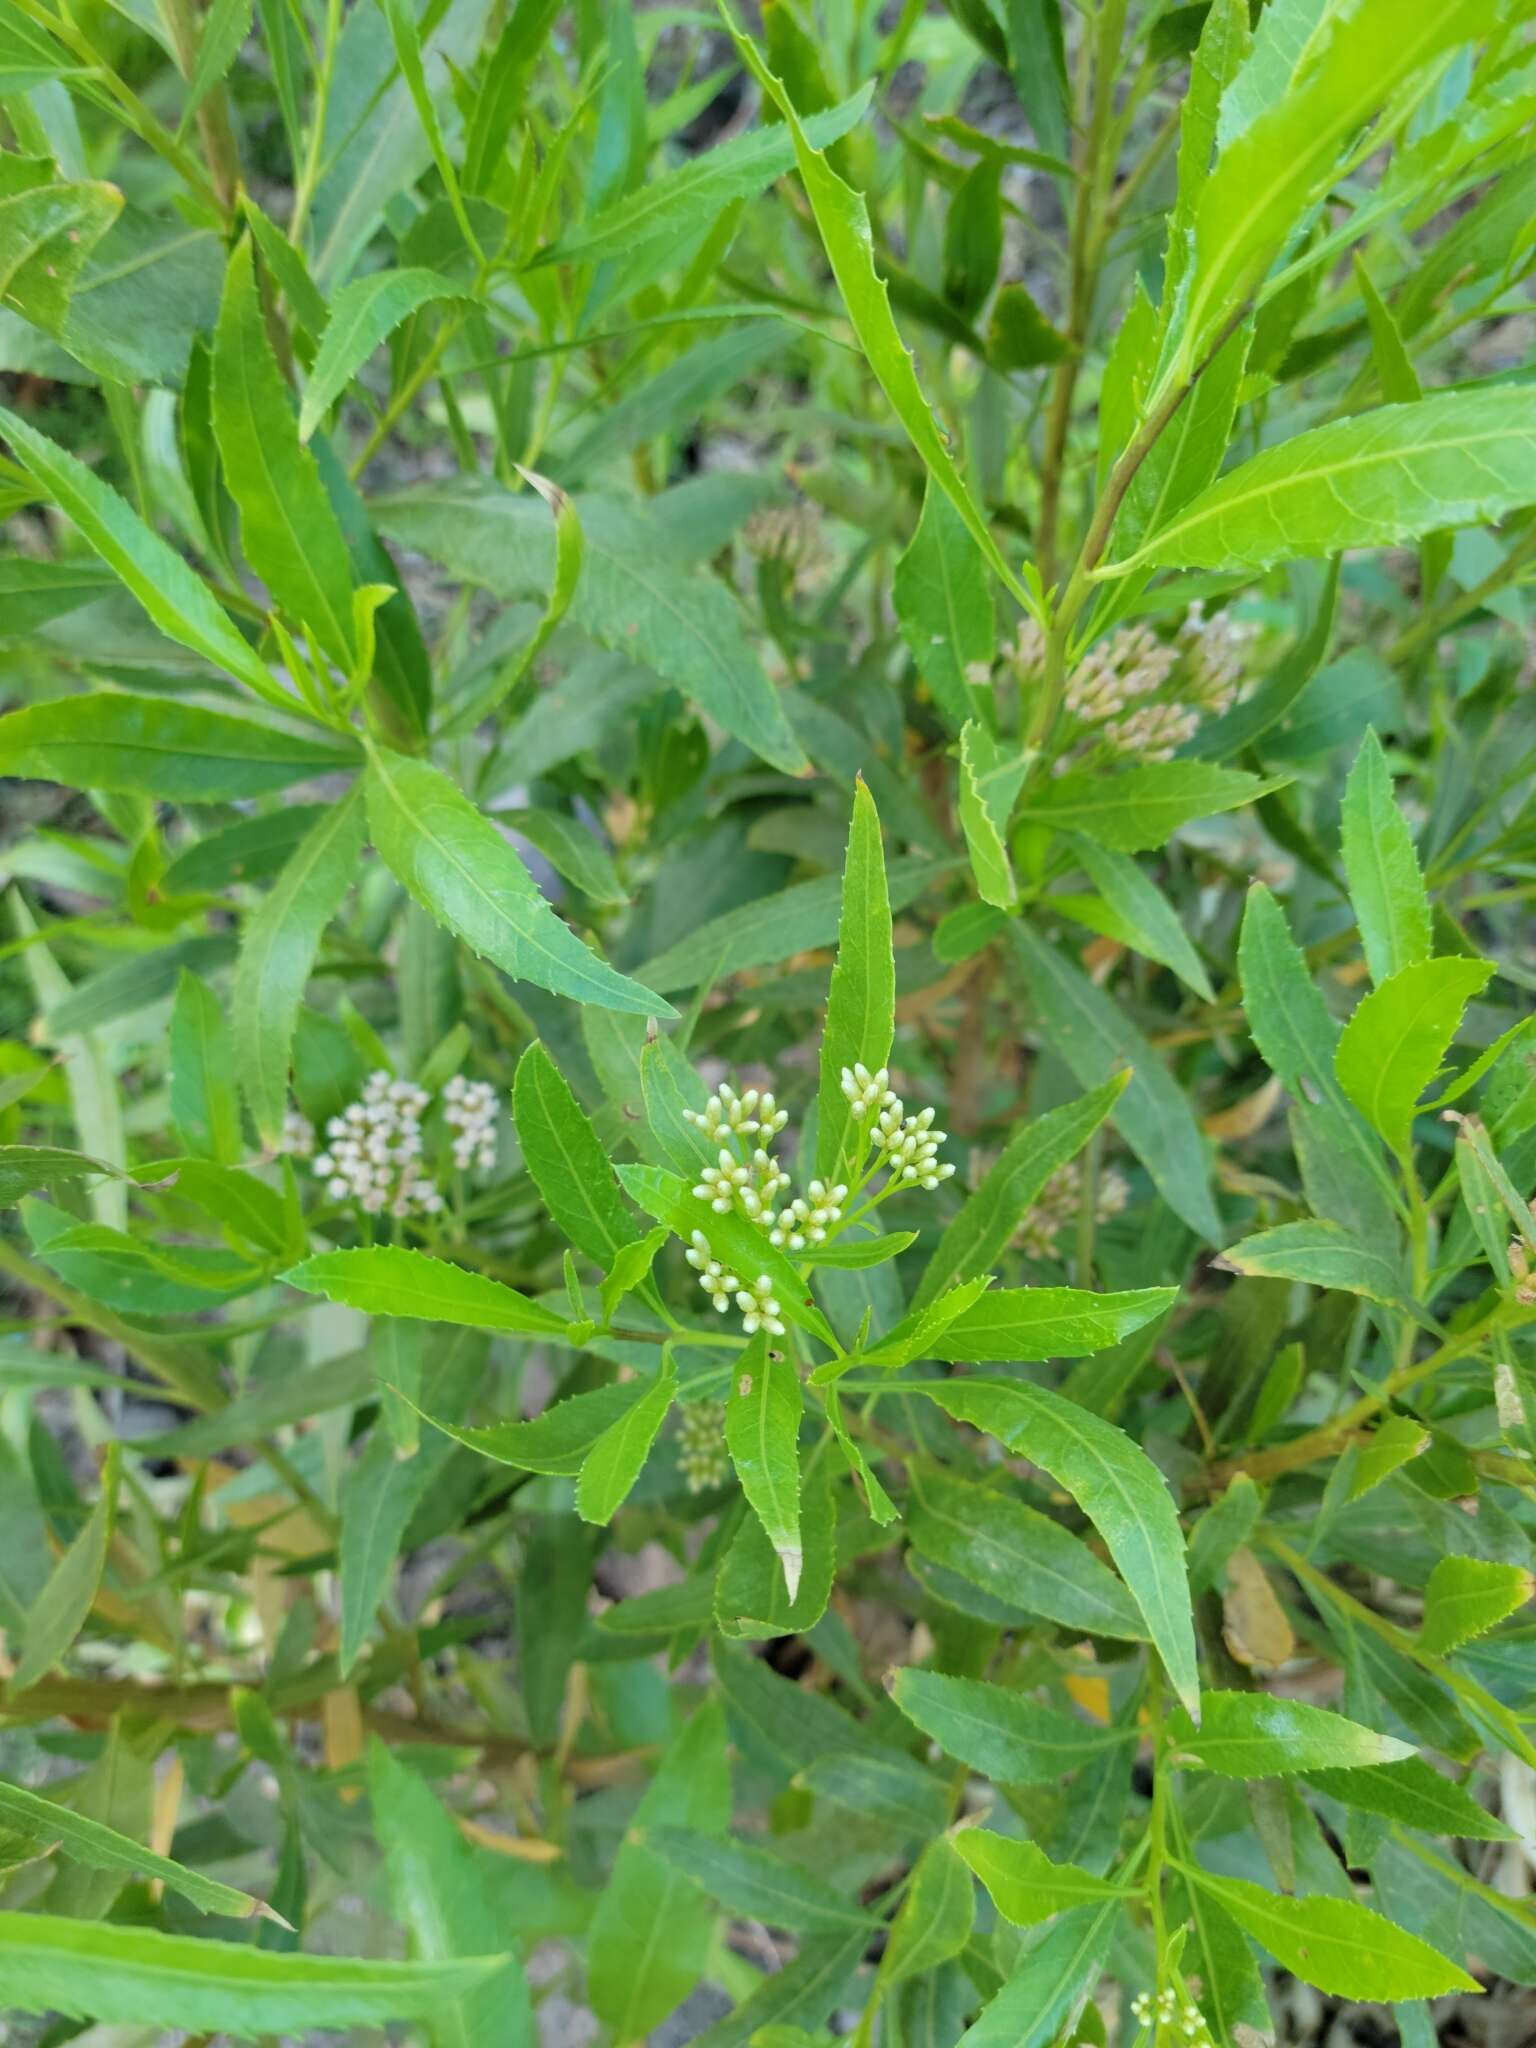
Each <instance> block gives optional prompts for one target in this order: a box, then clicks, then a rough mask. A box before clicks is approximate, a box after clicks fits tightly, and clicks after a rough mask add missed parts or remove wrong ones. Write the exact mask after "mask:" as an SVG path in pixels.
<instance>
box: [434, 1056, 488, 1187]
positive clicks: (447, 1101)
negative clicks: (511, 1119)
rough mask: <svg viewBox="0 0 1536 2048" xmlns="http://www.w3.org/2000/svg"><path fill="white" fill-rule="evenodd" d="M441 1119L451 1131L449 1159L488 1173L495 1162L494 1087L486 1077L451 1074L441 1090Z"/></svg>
mask: <svg viewBox="0 0 1536 2048" xmlns="http://www.w3.org/2000/svg"><path fill="white" fill-rule="evenodd" d="M443 1121H444V1123H446V1124H447V1125H448V1126H449V1128H450V1129H451V1130H452V1132H453V1134H454V1135H453V1163H454V1165H455V1166H456V1167H457V1168H458V1170H459V1171H460V1173H465V1172H467V1171H468V1170H469V1169H470V1168H471V1167H474V1168H476V1169H478V1170H479V1171H480V1172H481V1173H489V1172H490V1170H491V1168H492V1167H493V1166H494V1165H495V1164H496V1091H495V1089H494V1088H493V1087H492V1086H491V1084H490V1082H489V1081H466V1080H465V1078H464V1076H463V1075H462V1074H455V1075H454V1077H453V1079H452V1080H451V1081H450V1082H449V1083H448V1085H447V1086H446V1087H445V1088H444V1090H443Z"/></svg>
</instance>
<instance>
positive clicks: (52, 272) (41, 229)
mask: <svg viewBox="0 0 1536 2048" xmlns="http://www.w3.org/2000/svg"><path fill="white" fill-rule="evenodd" d="M26 161H27V160H26V159H22V158H14V157H8V158H7V166H6V167H7V169H8V170H12V167H13V166H14V167H16V168H19V167H20V166H21V165H22V164H23V163H25V162H26ZM27 174H28V175H30V174H31V173H30V166H29V168H28V173H27ZM13 175H14V171H13ZM122 208H123V195H122V193H121V192H120V191H119V190H118V188H117V187H116V186H115V185H109V184H106V183H88V182H84V181H82V182H80V183H78V184H65V183H47V184H36V185H30V186H28V187H27V189H25V190H22V191H14V190H13V191H10V192H7V193H5V194H4V196H3V197H0V299H3V300H4V302H5V304H6V305H7V306H8V307H10V308H12V309H14V311H16V312H18V313H20V314H21V316H22V317H23V319H26V320H30V321H32V322H34V323H35V325H37V326H39V327H42V328H45V329H46V330H47V331H48V332H49V333H50V334H58V333H60V332H61V331H62V329H63V327H64V325H65V321H66V319H67V317H68V313H69V302H70V299H71V297H72V296H73V293H74V289H75V286H76V284H77V283H78V282H79V278H80V273H81V271H82V269H83V268H84V266H85V262H86V258H87V257H88V256H89V255H90V253H91V251H92V249H94V248H95V246H96V244H97V243H98V242H99V241H100V240H101V238H102V236H103V235H104V234H105V233H106V232H107V230H108V228H110V227H111V225H112V223H113V222H114V221H115V220H116V219H117V217H118V215H119V214H120V213H121V212H122Z"/></svg>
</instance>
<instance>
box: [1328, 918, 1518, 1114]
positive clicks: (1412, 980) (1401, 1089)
mask: <svg viewBox="0 0 1536 2048" xmlns="http://www.w3.org/2000/svg"><path fill="white" fill-rule="evenodd" d="M1492 974H1493V968H1492V966H1491V964H1490V963H1489V962H1487V961H1485V960H1468V959H1465V958H1463V957H1461V956H1460V955H1456V956H1452V957H1449V958H1446V959H1441V960H1420V961H1418V962H1417V963H1416V964H1415V965H1414V966H1412V967H1404V968H1401V969H1399V971H1398V972H1397V973H1396V974H1394V975H1393V976H1392V977H1391V979H1390V980H1388V981H1384V982H1383V983H1382V984H1381V986H1380V987H1379V988H1375V989H1372V990H1371V992H1370V994H1369V995H1367V996H1365V997H1364V998H1363V999H1362V1000H1361V1002H1360V1004H1359V1006H1358V1007H1357V1008H1356V1010H1355V1012H1354V1014H1353V1015H1352V1016H1351V1018H1350V1020H1349V1022H1348V1023H1347V1024H1346V1025H1345V1026H1344V1030H1343V1032H1342V1034H1341V1036H1340V1038H1339V1044H1338V1050H1337V1052H1336V1053H1335V1054H1334V1063H1333V1064H1334V1072H1335V1074H1336V1075H1337V1076H1338V1081H1339V1086H1340V1087H1341V1088H1342V1089H1343V1090H1344V1093H1345V1094H1346V1095H1347V1096H1348V1097H1349V1099H1350V1101H1351V1102H1352V1103H1354V1105H1355V1107H1356V1108H1357V1109H1358V1110H1359V1111H1360V1113H1361V1115H1362V1116H1364V1118H1365V1120H1366V1122H1367V1123H1369V1124H1370V1125H1371V1126H1372V1128H1373V1129H1374V1130H1377V1131H1379V1132H1380V1133H1381V1135H1382V1136H1383V1137H1384V1138H1385V1139H1386V1141H1387V1143H1388V1144H1389V1145H1391V1146H1393V1147H1394V1149H1396V1150H1398V1151H1401V1150H1402V1149H1403V1147H1404V1146H1406V1145H1407V1143H1408V1141H1409V1138H1410V1135H1411V1133H1412V1130H1413V1117H1414V1109H1415V1106H1416V1104H1417V1102H1418V1099H1419V1097H1420V1096H1421V1095H1422V1094H1423V1093H1424V1090H1425V1089H1426V1088H1427V1087H1428V1086H1429V1084H1430V1082H1431V1081H1433V1080H1434V1078H1435V1076H1436V1074H1437V1073H1439V1071H1440V1066H1441V1062H1442V1061H1443V1060H1444V1058H1445V1055H1446V1053H1447V1052H1448V1051H1449V1050H1450V1047H1451V1042H1452V1040H1453V1039H1454V1038H1455V1036H1456V1033H1457V1031H1458V1030H1459V1029H1460V1026H1461V1018H1462V1012H1463V1011H1464V1010H1465V1009H1466V1006H1467V1004H1468V1002H1469V1001H1470V1000H1471V998H1472V997H1473V996H1475V995H1476V994H1477V993H1478V991H1479V990H1480V989H1481V988H1483V987H1484V986H1485V985H1486V983H1487V982H1488V980H1489V978H1490V977H1491V976H1492Z"/></svg>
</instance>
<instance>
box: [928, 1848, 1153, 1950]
mask: <svg viewBox="0 0 1536 2048" xmlns="http://www.w3.org/2000/svg"><path fill="white" fill-rule="evenodd" d="M955 1847H956V1849H957V1850H958V1851H959V1852H960V1854H961V1856H962V1857H963V1858H964V1859H965V1861H966V1862H967V1863H968V1864H969V1865H970V1867H971V1869H972V1870H973V1871H974V1872H975V1873H976V1875H977V1877H979V1878H980V1879H981V1881H982V1883H983V1884H984V1885H985V1886H986V1888H987V1890H988V1892H989V1893H990V1894H991V1896H992V1903H993V1904H994V1905H995V1906H996V1907H997V1910H998V1912H999V1913H1001V1914H1002V1916H1003V1918H1004V1919H1005V1920H1011V1921H1012V1922H1013V1924H1014V1926H1015V1927H1035V1926H1038V1925H1039V1923H1040V1922H1041V1921H1042V1920H1049V1919H1051V1918H1052V1916H1053V1915H1054V1914H1057V1913H1067V1912H1070V1911H1071V1910H1072V1908H1073V1907H1074V1906H1091V1905H1096V1904H1098V1903H1100V1902H1101V1901H1103V1900H1106V1899H1121V1898H1124V1897H1126V1896H1127V1894H1126V1893H1125V1891H1124V1890H1123V1889H1122V1887H1121V1886H1119V1885H1115V1884H1111V1883H1110V1882H1109V1881H1108V1880H1107V1879H1106V1878H1102V1877H1095V1876H1094V1875H1093V1873H1092V1872H1091V1871H1088V1870H1079V1869H1078V1867H1077V1865H1076V1864H1075V1863H1053V1862H1052V1861H1051V1859H1050V1857H1049V1856H1047V1855H1046V1853H1045V1851H1044V1850H1043V1849H1040V1848H1038V1847H1037V1846H1036V1845H1035V1843H1033V1842H1021V1841H1019V1840H1017V1839H1016V1838H1015V1837H1013V1836H1011V1835H994V1834H992V1833H990V1832H988V1831H987V1830H986V1829H984V1828H967V1829H966V1830H965V1832H964V1833H963V1834H960V1835H957V1836H956V1837H955Z"/></svg>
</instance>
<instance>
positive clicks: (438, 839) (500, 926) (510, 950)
mask: <svg viewBox="0 0 1536 2048" xmlns="http://www.w3.org/2000/svg"><path fill="white" fill-rule="evenodd" d="M367 781H368V822H369V826H370V828H371V830H372V833H373V843H374V845H375V846H376V847H377V848H378V850H379V852H380V853H381V854H382V855H383V857H384V859H385V861H386V862H387V863H388V864H389V866H390V867H391V868H392V869H393V870H394V872H395V874H396V876H397V877H398V878H399V880H400V881H401V882H402V883H403V884H404V885H405V887H406V888H407V889H408V890H409V891H410V893H411V894H412V895H413V896H414V897H415V898H416V900H417V902H418V903H420V904H421V906H422V908H423V909H424V910H428V911H430V912H431V914H432V916H433V917H435V918H436V920H437V922H438V923H439V924H441V925H446V926H447V927H448V929H449V930H450V931H452V932H456V933H457V934H458V936H459V937H460V938H461V939H462V940H463V941H464V943H465V944H466V945H467V946H469V947H470V948H471V950H472V951H474V952H476V953H480V954H482V955H484V957H485V958H486V959H488V960H491V961H494V963H495V964H496V966H498V967H499V968H501V969H502V971H503V972H504V973H506V974H510V975H511V976H512V977H513V978H514V979H515V980H518V981H531V982H533V983H535V984H536V985H537V986H538V987H539V988H547V989H553V990H554V992H555V994H556V995H565V996H571V997H573V998H574V999H575V1000H576V1001H577V1002H582V1003H596V1004H598V1005H600V1006H601V1007H602V1008H604V1009H610V1010H628V1011H630V1012H632V1013H634V1014H636V1015H638V1016H642V1017H670V1016H672V1015H673V1014H674V1012H673V1010H672V1006H671V1004H670V1003H666V1002H664V1001H663V1000H662V998H661V997H660V996H656V995H652V994H651V992H650V990H649V989H645V988H642V987H641V986H640V984H639V983H638V982H634V981H631V980H630V979H629V978H628V976H627V975H623V974H618V973H616V972H615V971H614V969H613V968H611V967H610V966H609V965H608V964H607V962H606V961H604V960H603V959H601V958H600V957H599V956H598V955H597V954H596V953H594V952H592V951H591V950H590V949H589V948H588V947H586V946H584V945H583V944H582V943H581V940H580V939H578V938H577V936H576V934H575V933H574V932H573V931H572V930H571V928H570V926H569V925H568V924H566V923H565V922H564V921H563V920H562V919H561V918H559V917H557V916H556V914H555V912H554V911H553V910H552V909H551V908H550V906H549V904H548V903H546V902H545V900H544V898H543V897H542V896H541V895H540V894H539V892H538V889H537V888H536V887H535V886H534V882H533V877H532V876H531V875H530V874H529V873H528V870H527V869H526V868H525V867H524V866H523V864H522V862H521V861H520V860H519V859H518V857H517V855H516V854H515V853H514V852H513V850H512V848H511V846H510V845H509V844H508V843H507V841H506V840H505V839H504V838H503V836H502V834H501V833H500V832H499V831H498V830H497V829H496V827H495V826H494V825H493V824H492V823H491V821H490V820H489V819H488V818H486V817H483V816H482V815H481V813H480V812H479V811H477V810H476V809H475V807H474V805H473V804H472V803H470V802H469V800H468V799H467V798H466V797H464V796H461V795H460V793H459V791H458V790H457V789H456V788H455V787H454V785H453V783H452V782H450V781H449V779H448V777H447V776H446V775H444V774H443V773H442V771H441V769H438V768H434V767H433V766H432V765H431V764H430V762H427V761H421V760H413V759H410V758H408V757H407V756H406V755H404V754H396V753H394V752H392V751H391V750H390V749H389V748H388V747H375V748H374V750H373V754H372V766H371V769H370V771H369V775H368V779H367Z"/></svg>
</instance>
